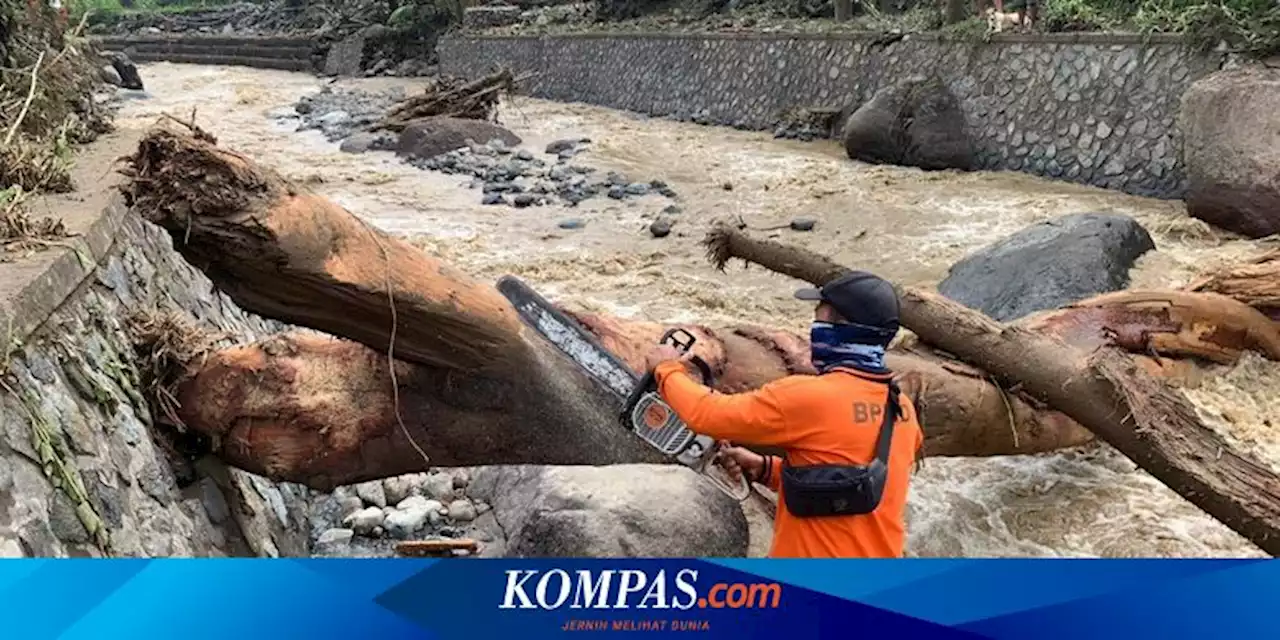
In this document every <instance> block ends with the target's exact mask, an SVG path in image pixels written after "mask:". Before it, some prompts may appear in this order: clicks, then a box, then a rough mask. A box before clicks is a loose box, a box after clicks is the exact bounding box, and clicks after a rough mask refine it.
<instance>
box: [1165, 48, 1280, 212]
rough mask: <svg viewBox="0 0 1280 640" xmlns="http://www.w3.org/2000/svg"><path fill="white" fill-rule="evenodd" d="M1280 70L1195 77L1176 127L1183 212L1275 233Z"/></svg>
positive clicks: (1279, 189) (1279, 193) (1279, 204)
mask: <svg viewBox="0 0 1280 640" xmlns="http://www.w3.org/2000/svg"><path fill="white" fill-rule="evenodd" d="M1278 113H1280V70H1276V69H1269V68H1255V67H1246V68H1240V69H1234V70H1231V71H1220V72H1218V73H1214V74H1212V75H1209V76H1206V77H1204V78H1201V79H1200V80H1197V81H1196V82H1195V83H1193V84H1192V85H1191V87H1190V88H1189V89H1187V92H1186V93H1185V94H1183V96H1182V111H1181V113H1179V127H1180V128H1181V130H1182V138H1183V145H1182V154H1183V163H1184V164H1185V166H1186V172H1187V180H1188V191H1187V196H1186V201H1187V212H1188V213H1190V214H1191V215H1193V216H1195V217H1197V218H1200V219H1201V220H1204V221H1205V222H1208V223H1210V224H1213V225H1215V226H1218V227H1221V228H1223V229H1227V230H1230V231H1235V232H1237V233H1241V234H1244V235H1247V236H1250V237H1253V238H1260V237H1263V236H1267V235H1271V234H1274V233H1280V118H1277V117H1276V114H1278Z"/></svg>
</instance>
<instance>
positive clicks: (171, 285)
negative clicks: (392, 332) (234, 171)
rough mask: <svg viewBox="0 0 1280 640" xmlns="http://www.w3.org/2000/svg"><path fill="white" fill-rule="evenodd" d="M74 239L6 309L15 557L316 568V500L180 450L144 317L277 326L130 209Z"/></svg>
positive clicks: (2, 320) (8, 489) (9, 522)
mask: <svg viewBox="0 0 1280 640" xmlns="http://www.w3.org/2000/svg"><path fill="white" fill-rule="evenodd" d="M71 242H72V243H73V244H74V245H75V250H74V251H65V252H64V253H63V254H62V255H61V256H59V257H58V258H56V259H55V260H54V261H53V262H52V264H51V266H50V267H49V268H48V269H47V270H45V271H44V272H43V275H41V276H38V277H35V278H33V279H32V281H31V283H30V284H29V285H28V286H27V287H26V288H25V289H24V290H23V291H22V292H20V293H19V294H18V296H17V297H16V298H15V299H14V300H13V301H12V304H11V305H0V326H5V327H8V329H7V331H6V333H5V334H4V335H5V336H6V340H5V344H6V345H7V346H6V347H5V348H4V349H3V350H0V380H2V381H4V385H3V386H2V387H0V557H21V556H40V557H51V556H52V557H63V556H101V555H107V554H109V555H113V556H141V557H159V556H222V555H250V556H305V555H308V554H309V546H310V543H309V540H308V526H307V516H308V501H309V499H310V492H309V491H308V490H306V489H305V488H303V487H300V486H297V485H288V484H276V483H273V482H270V481H267V480H265V479H263V478H261V477H259V476H255V475H252V474H248V473H245V472H242V471H239V470H236V469H231V468H229V467H227V466H225V465H223V464H221V463H219V462H216V461H211V460H203V461H201V462H199V463H197V464H195V465H191V464H184V463H174V462H172V460H173V458H171V457H170V455H169V454H166V453H165V450H166V446H165V444H164V443H165V442H166V440H165V436H163V435H162V428H161V427H159V426H157V424H156V423H157V420H156V416H154V415H152V413H151V409H150V407H149V406H148V402H147V401H146V399H145V398H144V396H143V387H142V381H141V376H140V371H139V370H140V368H142V367H145V366H146V363H144V362H139V359H138V357H137V356H136V354H135V349H134V346H133V340H132V339H131V337H130V333H129V329H128V318H129V316H130V314H131V313H132V312H134V311H136V310H140V309H147V308H150V307H153V306H154V305H156V304H158V303H166V304H167V308H169V309H173V310H176V311H178V312H179V313H181V314H182V315H183V316H185V317H186V318H188V319H189V320H192V321H194V322H196V323H198V324H199V325H201V326H203V327H205V328H208V329H212V330H214V331H222V332H226V333H227V334H229V335H231V336H234V337H237V338H242V339H243V338H248V337H253V336H260V335H264V334H265V333H267V332H269V331H271V330H272V329H273V328H275V325H273V324H272V323H269V322H266V321H264V320H262V319H260V318H256V317H254V316H251V315H249V314H246V313H245V312H243V311H241V310H240V309H239V308H237V307H236V306H235V304H233V303H232V302H231V301H230V299H228V298H226V297H225V295H223V294H222V293H220V292H218V291H217V290H216V289H214V288H213V286H212V284H211V283H210V282H209V280H208V279H207V278H206V277H205V276H204V275H203V274H201V273H200V272H199V271H196V270H195V269H193V268H192V267H191V266H190V265H188V264H187V263H186V262H185V261H184V260H183V259H182V258H181V257H180V256H179V255H178V254H177V253H175V252H174V251H173V249H172V244H171V241H170V240H169V236H168V235H167V234H165V233H164V232H163V231H161V230H160V229H158V228H157V227H154V226H152V225H150V224H149V223H146V222H144V221H142V220H141V219H139V218H138V217H137V216H136V215H133V214H131V213H129V212H127V211H125V209H124V208H123V206H122V205H120V204H119V203H118V201H117V204H114V205H113V206H112V207H111V208H110V209H108V210H107V211H106V212H105V213H104V214H103V215H102V216H101V217H100V218H99V219H98V220H97V221H96V222H95V223H94V224H93V226H92V227H91V229H90V231H89V232H88V233H86V234H84V235H83V236H82V237H79V238H73V239H72V240H71ZM94 522H101V523H103V525H104V526H103V529H104V530H105V531H106V532H107V534H108V536H109V537H108V538H106V539H105V542H106V544H105V545H103V544H102V542H104V540H98V539H95V536H92V535H90V534H91V529H90V528H86V523H89V524H90V527H91V528H92V523H94Z"/></svg>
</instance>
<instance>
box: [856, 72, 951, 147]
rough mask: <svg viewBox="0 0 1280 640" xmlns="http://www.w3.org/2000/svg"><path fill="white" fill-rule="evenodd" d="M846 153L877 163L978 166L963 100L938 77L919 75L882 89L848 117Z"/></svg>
mask: <svg viewBox="0 0 1280 640" xmlns="http://www.w3.org/2000/svg"><path fill="white" fill-rule="evenodd" d="M842 134H843V137H844V148H845V152H846V153H847V154H848V155H849V157H850V158H852V159H854V160H860V161H862V162H869V163H872V164H894V165H903V166H911V167H920V168H921V169H929V170H937V169H963V170H969V169H971V168H973V165H974V159H973V144H972V142H971V141H970V140H969V134H968V131H967V127H966V124H965V119H964V112H963V111H962V110H961V109H960V101H959V100H957V99H956V97H955V95H954V94H952V93H951V90H950V89H948V88H947V86H946V85H945V84H943V82H942V81H941V80H939V79H937V78H930V77H924V76H916V77H911V78H907V79H904V80H901V81H899V82H897V83H895V84H892V85H889V86H887V87H884V88H883V89H880V90H879V91H877V92H876V94H875V95H874V96H872V97H871V99H870V100H868V101H867V102H866V103H865V104H863V105H862V106H861V107H859V108H858V109H857V110H856V111H854V112H853V114H852V115H850V116H849V118H848V119H847V120H846V121H845V123H844V127H843V129H842Z"/></svg>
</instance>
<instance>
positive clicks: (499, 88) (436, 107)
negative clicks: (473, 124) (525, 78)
mask: <svg viewBox="0 0 1280 640" xmlns="http://www.w3.org/2000/svg"><path fill="white" fill-rule="evenodd" d="M515 82H516V78H515V76H514V75H512V73H511V71H510V70H509V69H503V70H501V71H498V72H497V73H493V74H490V75H488V76H485V77H483V78H480V79H477V80H473V81H471V82H467V81H465V80H462V79H460V78H455V77H452V76H436V77H435V78H433V79H432V80H431V82H430V84H428V85H427V87H426V89H424V90H423V92H422V93H420V94H418V95H416V96H412V97H410V98H408V99H406V100H404V101H402V102H400V104H397V105H396V106H394V107H392V108H391V110H390V111H389V112H388V113H387V115H386V117H384V118H383V119H382V121H381V122H380V123H378V125H377V126H376V127H375V128H376V129H387V130H390V131H401V130H403V129H404V128H405V127H407V126H409V124H411V123H412V122H413V121H414V120H420V119H422V118H430V117H433V116H446V117H450V118H467V119H471V120H487V121H493V120H494V119H495V117H496V116H497V113H498V102H499V101H500V100H501V98H502V94H503V93H506V92H510V91H511V90H512V89H513V88H514V87H515Z"/></svg>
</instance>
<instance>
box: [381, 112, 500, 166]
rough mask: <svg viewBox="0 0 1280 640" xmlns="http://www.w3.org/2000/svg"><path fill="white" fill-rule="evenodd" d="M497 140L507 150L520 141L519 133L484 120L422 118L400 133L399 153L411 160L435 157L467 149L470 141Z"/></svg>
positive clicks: (478, 142)
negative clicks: (455, 150)
mask: <svg viewBox="0 0 1280 640" xmlns="http://www.w3.org/2000/svg"><path fill="white" fill-rule="evenodd" d="M495 139H497V140H501V141H502V142H503V143H504V144H506V145H507V146H508V147H514V146H515V145H518V144H520V142H521V140H520V137H519V136H517V135H516V134H514V133H511V132H510V131H507V130H506V129H503V128H502V127H499V126H498V125H496V124H492V123H489V122H485V121H483V120H468V119H465V118H446V117H443V116H440V117H434V118H423V119H422V120H418V121H416V122H413V123H411V124H410V125H409V126H407V127H405V129H404V131H402V132H400V142H399V144H398V146H397V148H396V153H397V154H398V155H401V156H404V157H406V158H410V159H425V158H434V157H435V156H438V155H440V154H442V153H448V152H450V151H453V150H454V149H461V148H463V147H466V146H467V140H471V141H472V142H475V143H477V144H486V143H488V142H489V141H490V140H495Z"/></svg>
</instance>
